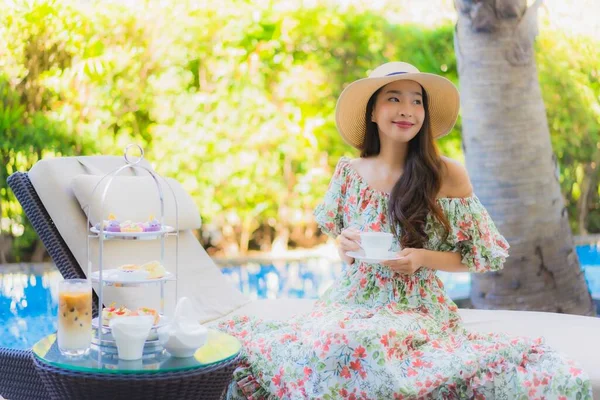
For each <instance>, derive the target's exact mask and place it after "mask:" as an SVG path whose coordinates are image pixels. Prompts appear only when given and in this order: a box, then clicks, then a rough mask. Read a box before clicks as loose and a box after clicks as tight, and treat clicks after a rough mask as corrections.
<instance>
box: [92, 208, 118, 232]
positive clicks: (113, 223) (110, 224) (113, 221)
mask: <svg viewBox="0 0 600 400" xmlns="http://www.w3.org/2000/svg"><path fill="white" fill-rule="evenodd" d="M119 225H120V224H119V221H117V217H115V215H114V214H113V213H110V214H108V219H105V220H103V221H102V228H100V226H101V225H100V222H98V223H97V224H96V225H94V227H95V228H96V229H97V230H101V229H103V230H105V231H107V232H120V231H121V228H120V226H119Z"/></svg>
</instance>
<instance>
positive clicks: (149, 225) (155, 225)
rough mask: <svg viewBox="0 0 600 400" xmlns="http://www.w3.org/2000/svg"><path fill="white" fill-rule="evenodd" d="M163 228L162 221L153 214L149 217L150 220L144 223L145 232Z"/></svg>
mask: <svg viewBox="0 0 600 400" xmlns="http://www.w3.org/2000/svg"><path fill="white" fill-rule="evenodd" d="M160 229H161V225H160V222H158V220H157V219H156V218H154V216H153V215H151V216H150V218H148V221H147V222H146V223H145V224H144V232H158V231H160Z"/></svg>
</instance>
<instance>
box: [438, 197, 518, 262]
mask: <svg viewBox="0 0 600 400" xmlns="http://www.w3.org/2000/svg"><path fill="white" fill-rule="evenodd" d="M440 206H441V207H442V209H443V211H444V213H445V215H446V217H447V218H448V222H449V223H450V227H451V231H450V233H449V235H448V237H447V238H446V241H445V245H446V246H444V247H447V248H448V250H450V251H456V252H459V253H460V254H461V255H462V262H463V264H465V265H466V266H467V267H469V271H471V272H488V271H498V270H500V269H502V267H503V266H504V261H505V260H506V258H507V257H508V248H509V245H508V242H507V241H506V239H505V238H504V237H503V236H502V235H501V234H500V232H498V229H497V228H496V225H495V224H494V222H493V221H492V218H491V217H490V215H489V214H488V212H487V210H486V209H485V207H484V206H483V204H481V202H480V201H479V199H478V198H477V197H476V196H475V195H473V196H471V197H466V198H448V199H440Z"/></svg>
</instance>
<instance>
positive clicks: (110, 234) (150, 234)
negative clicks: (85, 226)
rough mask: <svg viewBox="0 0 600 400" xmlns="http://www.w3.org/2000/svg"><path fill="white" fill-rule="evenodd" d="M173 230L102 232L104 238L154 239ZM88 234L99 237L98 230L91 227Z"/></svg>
mask: <svg viewBox="0 0 600 400" xmlns="http://www.w3.org/2000/svg"><path fill="white" fill-rule="evenodd" d="M174 231H175V228H173V227H172V226H167V225H165V226H163V227H162V229H161V230H160V231H156V232H107V231H104V236H106V237H121V238H132V237H136V238H138V237H139V238H154V237H157V236H160V235H162V234H165V233H170V232H174ZM90 232H92V233H94V234H96V235H99V234H100V231H99V230H98V229H96V227H95V226H93V227H92V228H90Z"/></svg>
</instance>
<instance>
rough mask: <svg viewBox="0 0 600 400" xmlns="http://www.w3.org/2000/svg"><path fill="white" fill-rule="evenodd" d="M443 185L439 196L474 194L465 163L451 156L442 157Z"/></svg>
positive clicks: (450, 196)
mask: <svg viewBox="0 0 600 400" xmlns="http://www.w3.org/2000/svg"><path fill="white" fill-rule="evenodd" d="M441 160H442V166H443V168H442V186H441V188H440V193H439V195H438V197H440V198H456V197H458V198H461V197H470V196H472V195H473V186H472V185H471V180H470V179H469V173H468V172H467V169H466V168H465V166H464V165H462V164H461V163H460V162H458V161H457V160H454V159H452V158H450V157H445V156H442V157H441Z"/></svg>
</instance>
